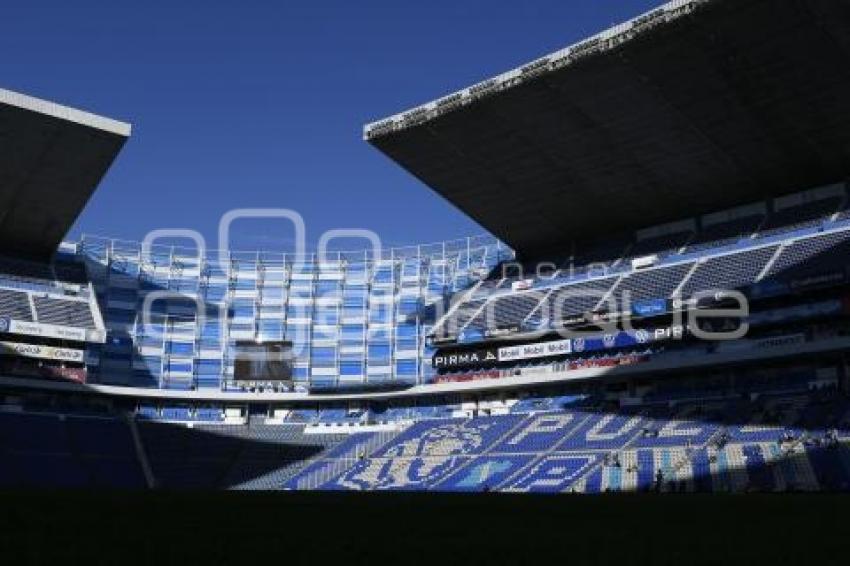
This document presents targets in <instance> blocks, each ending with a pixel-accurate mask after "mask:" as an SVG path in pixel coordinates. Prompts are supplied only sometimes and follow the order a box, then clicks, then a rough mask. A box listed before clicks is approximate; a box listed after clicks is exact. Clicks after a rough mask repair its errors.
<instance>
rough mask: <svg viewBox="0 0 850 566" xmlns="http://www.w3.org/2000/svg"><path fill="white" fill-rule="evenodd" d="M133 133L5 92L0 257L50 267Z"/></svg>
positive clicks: (0, 104)
mask: <svg viewBox="0 0 850 566" xmlns="http://www.w3.org/2000/svg"><path fill="white" fill-rule="evenodd" d="M129 134H130V126H129V125H127V124H123V123H121V122H116V121H114V120H110V119H108V118H103V117H100V116H95V115H93V114H88V113H86V112H82V111H79V110H74V109H71V108H67V107H63V106H59V105H56V104H53V103H50V102H46V101H43V100H38V99H35V98H32V97H29V96H25V95H21V94H17V93H14V92H10V91H6V90H2V89H0V255H5V256H14V257H26V258H32V259H39V260H46V259H49V258H50V257H51V256H52V254H53V253H54V252H55V251H56V249H57V247H58V246H59V243H60V242H61V241H62V238H63V237H64V236H65V234H66V233H67V232H68V230H69V229H70V228H71V225H72V224H73V223H74V221H75V220H76V219H77V216H79V214H80V212H81V211H82V209H83V207H84V206H85V204H86V202H88V200H89V198H90V197H91V195H92V193H93V192H94V190H95V189H96V188H97V185H98V183H99V182H100V180H101V178H102V177H103V175H104V174H105V173H106V171H107V169H109V166H110V165H111V164H112V162H113V160H114V159H115V157H116V156H117V155H118V152H119V151H120V150H121V147H122V146H123V145H124V142H125V141H126V140H127V137H128V136H129Z"/></svg>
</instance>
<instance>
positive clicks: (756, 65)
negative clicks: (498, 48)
mask: <svg viewBox="0 0 850 566" xmlns="http://www.w3.org/2000/svg"><path fill="white" fill-rule="evenodd" d="M848 68H850V2H846V1H843V0H842V1H833V0H781V1H777V0H772V1H768V0H674V1H672V2H668V3H667V4H664V5H662V6H659V7H658V8H656V9H654V10H652V11H650V12H647V13H645V14H642V15H640V16H638V17H636V18H634V19H632V20H630V21H628V22H624V23H622V24H619V25H616V26H614V27H611V28H610V29H607V30H604V31H602V32H600V33H598V34H596V35H594V36H593V37H590V38H588V39H585V40H583V41H581V42H579V43H576V44H574V45H571V46H568V47H565V48H564V49H562V50H559V51H557V52H555V53H552V54H549V55H546V56H544V57H541V58H539V59H537V60H535V61H532V62H529V63H528V64H526V65H523V66H521V67H519V68H517V69H513V70H510V71H507V72H505V73H503V74H501V75H499V76H497V77H493V78H490V79H487V80H484V81H481V82H479V83H476V84H474V85H472V86H470V87H468V88H465V89H462V90H460V91H458V92H455V93H451V94H449V95H446V96H443V97H441V98H439V99H437V100H434V101H432V102H428V103H425V104H422V105H420V106H417V107H415V108H412V109H409V110H406V111H402V112H400V113H398V114H395V115H392V116H389V117H387V118H384V119H381V120H378V121H375V122H373V123H371V124H367V125H366V126H365V127H364V130H363V137H364V143H369V144H370V145H371V146H373V147H374V148H375V149H376V150H378V151H380V152H381V153H383V154H385V155H386V156H388V157H389V158H390V159H391V160H392V161H393V162H395V163H396V164H398V166H400V167H402V168H403V169H405V170H406V171H408V172H409V173H410V174H411V175H412V176H414V177H416V178H417V179H419V180H421V181H422V183H424V184H425V185H426V186H427V187H428V188H429V189H430V190H433V191H434V192H435V193H436V194H438V195H439V196H441V197H442V198H444V199H446V200H447V201H448V202H450V203H451V204H453V205H454V206H456V207H457V208H458V209H459V210H461V211H462V212H463V213H464V214H466V215H467V216H469V217H470V218H472V219H473V220H475V221H476V222H477V223H479V224H480V225H481V226H482V227H484V228H485V229H486V230H487V231H488V234H485V235H479V236H470V237H468V238H464V239H461V240H452V241H439V242H438V243H436V244H433V243H429V244H423V245H419V246H411V247H406V248H393V249H387V250H382V251H381V252H380V253H377V254H376V253H374V252H370V251H368V250H355V251H352V252H335V253H334V254H332V255H330V256H329V255H318V254H312V253H307V254H306V255H303V256H297V255H295V254H294V253H293V252H292V251H291V250H284V249H281V250H279V252H274V251H262V252H240V251H235V250H223V251H217V252H216V253H215V254H214V253H212V252H210V253H204V252H203V251H202V250H199V249H191V248H183V247H178V246H173V245H156V244H153V245H151V243H150V242H148V241H147V240H145V241H144V243H143V242H142V239H143V238H144V237H145V235H143V234H140V235H139V241H125V240H118V239H110V238H104V237H91V236H83V237H81V238H79V239H76V240H73V241H72V240H68V239H66V238H67V234H68V232H69V230H70V229H71V226H72V225H73V223H74V222H75V221H76V220H77V218H78V216H79V215H80V213H81V211H82V210H83V208H84V207H85V206H86V203H87V202H88V201H89V199H90V198H91V196H92V195H93V193H94V192H95V190H97V187H98V185H99V184H100V181H101V180H102V179H103V177H104V176H105V175H106V174H107V172H108V170H109V168H110V167H111V165H112V164H113V162H114V161H115V160H116V159H120V153H121V151H122V149H123V148H124V145H125V143H126V142H127V140H128V139H129V137H130V136H131V131H132V128H131V126H130V125H129V124H126V123H123V122H120V121H117V120H113V119H110V118H106V117H102V116H98V115H95V114H91V113H88V112H84V111H81V110H77V109H73V108H69V107H66V106H62V105H60V104H56V103H52V102H48V101H44V100H40V99H36V98H33V97H30V96H27V95H24V94H19V93H14V92H11V91H6V90H2V89H0V201H2V203H3V206H2V207H0V210H2V214H0V507H2V508H3V511H0V547H2V548H4V549H5V550H4V551H3V553H4V554H7V555H9V556H15V555H18V556H21V557H22V558H24V559H25V560H27V561H29V562H33V563H35V562H38V563H41V562H54V563H55V562H59V561H71V562H85V563H90V564H99V563H103V564H114V563H115V561H116V559H117V558H116V557H117V556H119V554H116V551H118V550H119V549H118V545H119V544H120V545H121V549H120V551H123V552H125V553H127V555H132V556H129V557H128V558H127V559H128V560H140V561H141V560H143V561H145V562H146V563H155V562H170V561H175V562H176V561H180V562H184V563H202V562H209V563H221V562H225V561H235V560H239V561H240V562H241V561H246V562H247V561H249V560H252V561H253V560H259V559H261V557H264V556H268V555H269V553H274V555H275V556H276V557H277V558H278V559H280V560H291V561H296V562H307V561H310V562H317V563H330V561H331V560H348V561H350V562H357V563H359V562H365V561H367V560H368V561H371V562H374V561H375V560H391V559H395V560H402V561H404V562H428V563H434V562H436V561H442V562H448V563H455V562H463V563H479V562H487V563H512V564H516V563H523V562H526V561H528V560H530V559H532V558H535V557H537V556H542V555H544V554H548V555H549V556H553V557H555V556H560V557H561V558H560V559H561V560H577V561H580V562H582V563H584V562H587V563H609V562H618V563H655V562H658V561H659V558H658V557H660V556H666V557H669V562H674V561H675V562H683V561H686V562H687V563H692V564H703V563H704V564H718V563H727V562H728V563H735V562H741V563H748V564H752V563H757V562H759V563H760V562H765V563H767V562H769V563H789V562H792V563H800V562H802V561H804V560H808V559H811V558H812V556H813V554H812V552H813V551H812V548H817V549H818V552H820V554H821V557H820V558H819V560H820V561H821V562H822V563H824V564H828V563H842V564H843V563H844V562H846V557H845V556H844V554H846V551H844V549H843V539H842V538H841V535H836V534H835V533H836V532H837V531H838V529H840V528H843V527H842V526H843V518H844V516H845V515H846V512H845V511H846V508H847V505H846V504H847V501H848V499H847V492H848V491H850V355H848V353H850V279H848V278H850V261H848V260H850V74H848V73H847V69H848ZM434 236H435V239H436V240H439V238H440V234H438V233H436V234H434ZM235 492H239V493H235ZM36 533H39V534H36ZM40 533H44V534H43V535H41V534H40ZM152 533H156V536H154V535H153V534H152ZM41 536H43V537H44V541H41V538H40V537H41ZM152 537H153V538H152ZM195 539H197V541H201V540H202V541H203V543H200V542H198V543H197V544H193V543H192V541H194V540H195ZM118 541H120V543H119V542H118ZM154 542H155V544H154ZM112 545H115V548H114V549H110V550H109V551H107V550H106V549H107V548H109V547H111V546H112Z"/></svg>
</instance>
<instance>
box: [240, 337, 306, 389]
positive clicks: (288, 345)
mask: <svg viewBox="0 0 850 566" xmlns="http://www.w3.org/2000/svg"><path fill="white" fill-rule="evenodd" d="M292 365H293V355H292V342H288V341H279V342H253V341H241V342H236V352H235V357H234V364H233V379H234V380H235V381H242V382H265V383H269V382H288V383H291V382H292Z"/></svg>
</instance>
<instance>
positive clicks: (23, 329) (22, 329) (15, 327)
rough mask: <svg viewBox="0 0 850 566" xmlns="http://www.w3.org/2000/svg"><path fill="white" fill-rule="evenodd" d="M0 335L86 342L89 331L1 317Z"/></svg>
mask: <svg viewBox="0 0 850 566" xmlns="http://www.w3.org/2000/svg"><path fill="white" fill-rule="evenodd" d="M0 333H9V334H23V335H25V336H39V337H41V338H56V339H57V340H72V341H74V342H86V340H87V338H88V331H87V330H86V329H85V328H74V327H72V326H59V325H57V324H43V323H40V322H26V321H23V320H15V319H11V318H7V317H0Z"/></svg>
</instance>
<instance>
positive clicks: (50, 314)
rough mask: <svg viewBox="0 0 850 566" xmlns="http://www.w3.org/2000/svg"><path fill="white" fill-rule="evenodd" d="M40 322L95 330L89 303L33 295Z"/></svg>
mask: <svg viewBox="0 0 850 566" xmlns="http://www.w3.org/2000/svg"><path fill="white" fill-rule="evenodd" d="M33 303H34V304H35V312H36V315H37V316H38V321H39V322H42V323H46V324H58V325H61V326H75V327H79V328H89V329H94V328H95V322H94V317H92V312H91V307H90V306H89V303H88V302H87V301H72V300H65V299H54V298H51V297H41V296H38V295H33Z"/></svg>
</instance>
